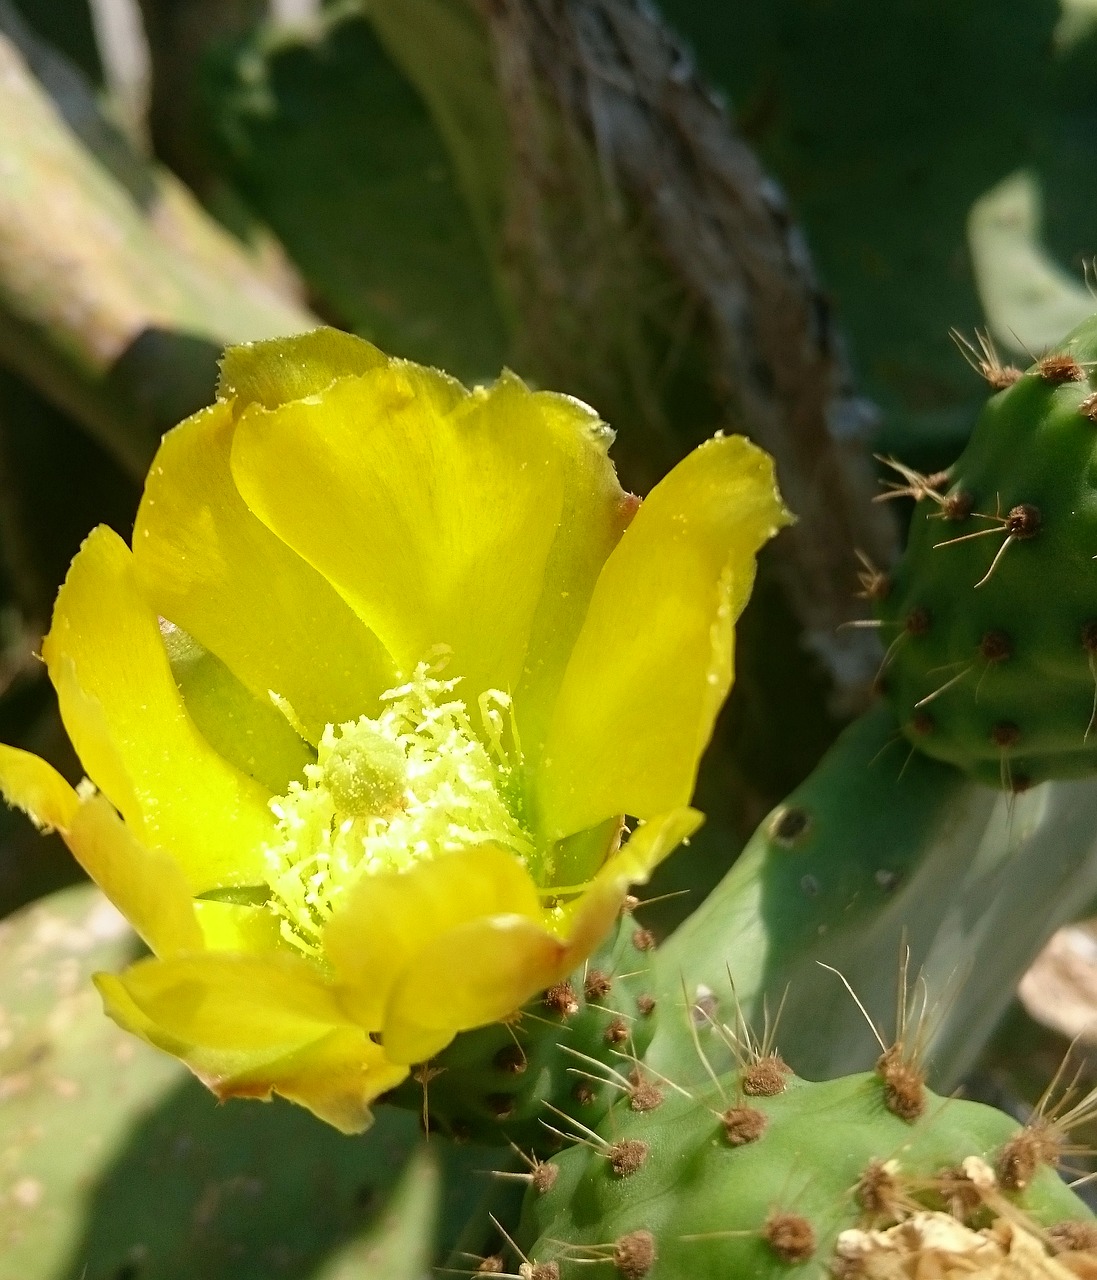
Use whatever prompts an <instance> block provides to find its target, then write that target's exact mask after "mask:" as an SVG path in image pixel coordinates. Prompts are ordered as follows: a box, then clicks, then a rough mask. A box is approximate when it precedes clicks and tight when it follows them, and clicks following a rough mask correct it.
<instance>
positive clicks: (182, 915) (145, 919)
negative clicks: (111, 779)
mask: <svg viewBox="0 0 1097 1280" xmlns="http://www.w3.org/2000/svg"><path fill="white" fill-rule="evenodd" d="M65 843H66V844H67V845H68V847H69V848H70V849H71V850H72V853H73V856H74V857H75V858H76V860H77V862H79V863H80V865H81V866H82V867H83V868H84V870H85V871H86V872H87V873H88V875H89V876H91V878H92V879H93V880H94V881H95V883H96V884H97V885H98V886H99V888H100V889H102V890H103V892H104V893H105V894H106V895H107V897H108V898H109V899H110V900H111V902H113V903H114V905H115V906H116V907H117V908H118V910H119V911H121V913H122V914H123V915H124V916H125V917H126V919H127V920H128V921H129V922H130V924H131V925H132V926H133V927H134V929H135V930H136V931H137V933H138V934H139V936H140V937H141V938H143V939H144V941H145V942H146V943H147V944H148V945H149V947H151V949H152V950H153V951H154V952H156V954H157V955H158V956H171V955H177V954H179V953H180V952H185V951H195V950H198V949H199V948H201V946H202V932H201V930H200V929H199V927H198V921H197V919H196V917H195V914H194V900H193V898H192V896H191V892H190V886H189V885H188V884H187V881H186V877H185V876H184V875H183V872H182V871H181V870H180V868H179V866H178V864H177V863H176V862H175V861H174V860H173V859H172V858H171V857H170V856H169V855H168V854H166V853H165V852H164V851H163V850H162V849H154V848H148V847H147V846H145V845H143V844H141V843H139V842H138V841H137V840H136V839H134V836H133V834H132V832H130V831H129V830H128V829H127V827H126V825H125V824H124V823H123V822H122V820H121V818H119V817H118V815H117V814H116V813H115V812H114V810H113V809H112V808H111V807H110V805H109V804H108V803H107V802H106V800H104V799H103V797H102V796H100V795H95V796H90V797H89V798H88V799H87V800H85V801H84V802H83V803H82V804H81V805H80V807H79V808H78V809H77V810H76V813H75V814H74V816H73V820H72V823H71V825H70V827H69V829H68V831H67V832H65Z"/></svg>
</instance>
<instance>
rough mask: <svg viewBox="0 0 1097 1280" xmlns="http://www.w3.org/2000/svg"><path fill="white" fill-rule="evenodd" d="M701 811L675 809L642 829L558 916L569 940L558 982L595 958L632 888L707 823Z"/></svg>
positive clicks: (559, 928)
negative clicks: (592, 955)
mask: <svg viewBox="0 0 1097 1280" xmlns="http://www.w3.org/2000/svg"><path fill="white" fill-rule="evenodd" d="M704 820H705V819H704V815H703V814H701V813H698V811H697V810H696V809H689V808H680V809H672V810H671V811H670V812H669V813H664V814H659V815H658V816H657V817H655V818H652V819H651V820H650V821H649V822H645V823H643V824H641V825H640V826H639V827H638V828H637V829H636V830H635V831H634V832H633V833H632V835H631V836H630V837H629V839H628V843H627V844H625V845H624V846H623V847H622V848H621V849H619V850H618V851H617V852H616V853H615V854H613V855H612V857H610V858H609V859H608V860H607V861H606V864H605V866H603V867H602V869H601V870H600V871H599V872H598V874H597V875H596V876H595V877H594V879H593V880H592V881H591V883H590V885H589V887H588V888H587V889H586V891H585V892H584V893H583V894H582V895H581V896H580V897H578V898H576V899H575V900H574V901H572V902H570V903H568V904H567V906H565V907H564V908H563V909H562V910H561V911H560V913H559V919H558V920H557V922H556V925H555V928H556V931H557V932H558V933H559V934H561V935H563V936H564V937H565V938H566V940H567V950H566V952H565V953H564V955H563V956H562V957H561V965H562V969H561V973H560V976H559V977H553V978H551V979H550V980H549V982H550V983H551V982H558V981H559V980H560V977H563V976H564V975H565V974H567V973H570V972H571V970H572V969H574V968H575V967H576V966H577V965H578V964H581V963H582V961H583V960H585V959H586V957H587V956H589V955H590V954H591V952H592V951H594V950H595V949H596V948H597V947H598V946H600V945H601V943H602V941H603V939H604V938H605V937H606V935H607V934H608V933H609V932H610V930H611V929H612V928H613V922H614V921H615V920H616V918H617V916H618V914H619V912H620V910H621V904H622V903H623V902H624V900H625V895H626V894H627V893H628V891H629V889H630V888H631V887H632V886H633V885H638V884H646V883H647V881H648V879H649V877H650V876H651V873H652V871H654V870H655V868H656V867H657V866H658V865H659V863H660V862H662V861H663V859H664V858H665V857H667V855H668V854H670V853H673V851H674V850H675V849H676V848H677V847H678V846H679V845H680V844H681V843H682V841H683V840H688V839H689V838H690V836H692V835H693V834H694V832H695V831H697V829H698V828H699V827H700V826H701V824H702V823H703V822H704Z"/></svg>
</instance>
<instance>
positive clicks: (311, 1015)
mask: <svg viewBox="0 0 1097 1280" xmlns="http://www.w3.org/2000/svg"><path fill="white" fill-rule="evenodd" d="M97 983H98V985H99V988H100V990H101V991H105V990H110V991H111V992H115V991H117V990H118V989H121V990H123V991H125V993H126V996H127V997H128V999H129V1001H131V1002H132V1004H133V1005H134V1007H135V1008H137V1009H139V1010H140V1011H141V1014H142V1016H143V1017H144V1018H147V1019H148V1021H149V1023H151V1024H152V1025H154V1026H156V1027H157V1028H159V1030H160V1031H161V1032H162V1034H163V1035H164V1036H165V1037H167V1038H170V1039H172V1040H174V1041H177V1042H179V1043H181V1044H188V1045H200V1046H203V1047H204V1048H207V1049H218V1050H225V1051H227V1052H240V1053H250V1052H252V1051H254V1050H261V1051H263V1052H264V1053H268V1054H272V1055H273V1054H278V1055H279V1056H281V1055H282V1054H284V1053H287V1052H289V1051H291V1050H295V1049H296V1048H298V1047H300V1046H301V1045H304V1044H309V1043H311V1042H312V1041H313V1040H315V1039H317V1038H318V1037H319V1036H320V1035H326V1034H327V1032H328V1031H329V1030H330V1029H331V1028H332V1027H336V1026H351V1025H353V1024H352V1023H351V1021H350V1019H349V1018H348V1017H347V1016H346V1014H345V1013H344V1012H343V1011H342V1009H341V1008H340V1006H339V1004H338V1002H337V1001H336V999H335V997H334V995H333V994H332V991H331V989H330V988H329V987H328V986H327V985H326V983H325V982H324V981H323V979H322V977H321V976H320V973H319V970H318V969H317V968H316V966H314V965H312V964H310V963H309V962H308V961H307V960H305V959H304V958H299V957H297V956H295V955H292V954H290V953H288V952H286V953H282V954H271V955H248V954H246V953H241V952H215V951H206V952H200V953H196V954H192V955H186V956H178V957H176V958H173V959H168V960H157V959H149V960H139V961H138V962H137V963H136V964H134V965H131V966H130V967H129V968H128V969H127V970H126V971H125V972H124V973H122V974H119V975H118V976H117V977H114V976H112V975H100V976H99V977H98V978H97Z"/></svg>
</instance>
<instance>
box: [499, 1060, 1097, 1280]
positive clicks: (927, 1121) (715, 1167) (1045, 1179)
mask: <svg viewBox="0 0 1097 1280" xmlns="http://www.w3.org/2000/svg"><path fill="white" fill-rule="evenodd" d="M742 1083H743V1081H742V1076H741V1074H740V1073H732V1074H730V1075H728V1076H724V1077H722V1078H719V1080H718V1081H714V1082H712V1083H710V1084H708V1085H706V1086H705V1087H704V1088H703V1089H699V1090H695V1091H693V1096H692V1097H685V1096H683V1095H682V1094H680V1093H678V1092H676V1091H674V1090H668V1091H667V1093H666V1096H665V1099H664V1101H663V1103H662V1105H661V1106H659V1107H657V1108H655V1109H653V1110H650V1111H645V1112H640V1111H636V1110H635V1109H633V1108H632V1107H631V1106H630V1105H629V1103H628V1101H627V1100H622V1101H621V1102H618V1103H617V1104H615V1106H614V1108H613V1109H612V1110H611V1112H610V1113H609V1114H608V1115H607V1116H606V1118H605V1119H604V1121H603V1122H602V1124H601V1125H600V1126H599V1128H598V1135H599V1143H595V1142H593V1141H590V1140H584V1141H580V1142H579V1143H578V1144H577V1145H575V1146H573V1147H570V1148H569V1149H568V1150H566V1151H564V1152H562V1153H560V1154H559V1155H558V1156H556V1157H554V1159H553V1160H552V1162H551V1165H550V1166H548V1167H555V1168H557V1169H558V1170H559V1174H558V1176H556V1177H555V1178H549V1179H546V1180H545V1182H547V1186H537V1185H532V1186H531V1187H530V1188H529V1190H528V1191H527V1193H526V1202H525V1207H524V1214H523V1220H522V1230H521V1233H520V1241H521V1243H522V1247H523V1249H524V1250H525V1251H526V1253H527V1254H528V1257H529V1259H530V1260H531V1262H532V1263H541V1264H549V1263H556V1264H557V1266H558V1267H559V1274H560V1277H561V1280H579V1277H584V1276H587V1275H588V1274H590V1273H591V1272H592V1271H593V1268H592V1267H591V1266H590V1260H595V1259H596V1260H600V1261H603V1262H604V1263H606V1265H605V1266H603V1267H602V1268H600V1269H599V1270H598V1274H599V1275H601V1274H605V1275H606V1277H607V1280H608V1278H609V1277H610V1276H615V1277H621V1276H623V1277H624V1278H625V1280H695V1278H696V1277H701V1276H714V1277H715V1276H721V1277H725V1276H726V1277H729V1278H730V1277H735V1278H736V1280H738V1278H739V1277H744V1278H746V1277H750V1278H751V1280H778V1278H779V1277H783V1276H793V1277H795V1280H825V1278H826V1277H830V1276H831V1275H841V1276H842V1277H843V1280H847V1278H848V1280H855V1278H856V1277H859V1276H862V1275H864V1274H867V1273H865V1272H863V1271H860V1270H858V1264H857V1256H858V1255H857V1248H858V1247H863V1246H864V1241H865V1240H866V1239H870V1237H869V1236H868V1234H867V1233H869V1232H875V1231H877V1230H880V1229H885V1228H889V1227H891V1226H893V1225H894V1224H895V1223H896V1222H900V1221H903V1222H913V1223H914V1224H915V1225H917V1224H919V1223H921V1222H923V1221H925V1220H926V1219H925V1215H926V1213H927V1211H929V1212H930V1213H932V1214H933V1215H934V1217H933V1218H932V1219H931V1225H932V1223H933V1222H936V1223H937V1224H938V1225H939V1224H941V1223H947V1224H951V1225H952V1227H953V1228H955V1230H956V1231H957V1232H960V1233H964V1232H965V1231H966V1229H972V1230H975V1231H978V1230H980V1229H983V1228H988V1229H993V1228H995V1227H996V1226H1000V1225H1001V1224H1003V1223H1009V1224H1011V1226H1012V1225H1017V1226H1018V1228H1019V1229H1020V1230H1023V1231H1024V1232H1025V1233H1026V1237H1027V1235H1028V1234H1029V1233H1030V1234H1031V1237H1032V1239H1033V1247H1034V1248H1036V1249H1037V1251H1038V1252H1040V1253H1041V1254H1042V1255H1047V1254H1050V1253H1054V1252H1055V1251H1056V1250H1057V1249H1059V1248H1064V1247H1065V1248H1070V1249H1076V1248H1077V1246H1078V1244H1079V1243H1082V1244H1084V1245H1089V1246H1090V1247H1092V1245H1093V1243H1094V1237H1095V1236H1097V1224H1095V1223H1094V1220H1093V1217H1092V1215H1091V1214H1090V1212H1089V1210H1088V1209H1087V1208H1086V1207H1085V1205H1084V1204H1083V1203H1082V1201H1081V1200H1079V1199H1078V1198H1077V1196H1075V1194H1074V1193H1073V1192H1072V1191H1071V1190H1070V1189H1069V1188H1068V1187H1067V1186H1066V1184H1065V1183H1064V1182H1062V1181H1061V1180H1060V1178H1059V1177H1058V1176H1057V1174H1056V1173H1055V1171H1054V1170H1053V1169H1052V1168H1051V1167H1048V1166H1044V1167H1041V1168H1039V1169H1038V1170H1035V1171H1033V1172H1032V1174H1031V1177H1030V1178H1029V1180H1028V1182H1027V1184H1026V1186H1025V1187H1024V1189H1021V1190H1016V1191H1006V1190H1005V1189H1004V1183H1005V1180H1004V1179H1003V1180H1001V1181H1000V1180H999V1177H998V1174H997V1173H996V1172H995V1169H996V1167H998V1166H1000V1165H1001V1164H1002V1162H1003V1158H1004V1157H1005V1158H1006V1163H1007V1164H1008V1155H1009V1144H1010V1141H1011V1139H1015V1138H1016V1135H1017V1134H1018V1133H1023V1132H1025V1131H1023V1130H1021V1128H1020V1126H1018V1125H1017V1124H1016V1122H1015V1121H1013V1120H1011V1119H1010V1118H1009V1117H1008V1116H1006V1115H1004V1114H1003V1113H1001V1112H998V1111H995V1110H994V1109H993V1108H990V1107H985V1106H982V1105H981V1104H979V1103H973V1102H964V1101H961V1100H959V1099H954V1098H952V1099H944V1098H940V1097H938V1096H936V1095H934V1094H931V1093H928V1092H927V1094H926V1106H925V1109H924V1110H923V1112H922V1114H921V1115H919V1116H918V1117H917V1118H916V1119H914V1120H911V1121H906V1120H903V1119H902V1118H900V1117H899V1116H897V1115H895V1114H893V1113H892V1112H890V1111H889V1110H888V1108H887V1105H886V1099H885V1085H884V1081H883V1080H882V1079H881V1076H880V1074H878V1073H871V1074H864V1075H855V1076H848V1077H845V1078H843V1079H840V1080H833V1081H828V1082H826V1083H823V1084H811V1083H809V1082H807V1081H804V1080H801V1079H798V1078H797V1077H795V1076H793V1075H791V1074H789V1075H787V1076H786V1079H785V1087H784V1089H783V1090H782V1091H781V1092H780V1093H778V1094H774V1095H772V1096H769V1097H757V1096H749V1095H747V1094H746V1093H745V1092H744V1090H743V1088H742ZM623 1152H629V1153H630V1155H631V1158H630V1159H628V1160H627V1161H626V1160H623V1157H622V1153H623ZM919 1215H921V1216H919ZM1049 1229H1050V1230H1049ZM843 1233H847V1234H843ZM839 1237H841V1240H839ZM1041 1242H1046V1243H1041ZM1057 1242H1058V1243H1057ZM1062 1242H1066V1243H1065V1244H1064V1243H1062ZM836 1250H838V1252H836ZM848 1255H853V1256H852V1259H851V1257H850V1256H848ZM1093 1260H1094V1265H1097V1255H1093ZM610 1264H612V1265H610ZM888 1274H889V1275H890V1274H892V1273H891V1272H888ZM894 1274H896V1275H898V1274H900V1273H899V1272H898V1271H896V1272H895V1273H894ZM902 1274H904V1275H906V1274H907V1273H906V1272H905V1271H904V1272H902ZM910 1274H912V1275H913V1274H915V1272H914V1271H913V1270H912V1271H911V1272H910ZM918 1274H920V1273H918ZM934 1274H936V1272H935V1273H934ZM942 1274H943V1273H942ZM987 1274H989V1272H988V1273H987ZM1038 1274H1042V1273H1040V1272H1037V1271H1034V1272H1033V1275H1034V1276H1035V1275H1038ZM1047 1274H1048V1275H1050V1274H1051V1272H1050V1271H1049V1272H1048V1273H1047Z"/></svg>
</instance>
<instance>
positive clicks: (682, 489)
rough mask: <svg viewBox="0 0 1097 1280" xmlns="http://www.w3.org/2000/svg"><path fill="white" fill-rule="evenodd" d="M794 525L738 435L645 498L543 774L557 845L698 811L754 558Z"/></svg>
mask: <svg viewBox="0 0 1097 1280" xmlns="http://www.w3.org/2000/svg"><path fill="white" fill-rule="evenodd" d="M788 521H789V517H788V514H787V513H786V511H785V509H784V507H783V506H782V504H781V500H780V497H779V495H778V493H777V490H776V488H775V484H774V478H773V462H772V460H771V459H770V458H769V457H768V456H767V455H766V454H765V453H763V452H762V451H761V450H760V449H757V448H755V447H754V446H753V445H752V444H750V443H749V442H748V441H746V440H744V439H742V438H741V437H738V436H732V437H729V438H726V439H723V438H721V439H716V440H710V441H708V442H707V443H706V444H704V445H702V446H701V447H700V448H698V449H696V450H694V452H693V453H691V454H690V455H689V457H687V458H686V459H685V460H684V461H683V462H681V463H679V465H678V466H677V467H675V469H674V470H673V471H672V472H671V473H670V475H669V476H667V477H666V479H665V480H663V481H662V482H661V483H660V484H659V485H657V486H656V488H655V489H654V490H653V491H652V493H651V495H650V496H649V497H648V498H647V499H646V500H645V502H644V504H643V506H642V507H641V508H640V510H639V512H638V513H637V515H636V517H635V519H634V520H633V522H632V524H631V525H630V526H629V528H628V530H627V532H626V533H625V535H624V537H623V538H622V539H621V541H620V542H619V543H618V545H617V547H616V549H615V550H614V552H613V554H612V555H611V556H610V558H609V560H608V561H607V562H606V565H605V568H604V569H603V570H602V573H601V576H600V577H599V579H598V583H597V586H596V587H595V589H594V595H593V597H592V599H591V604H590V610H589V612H588V614H587V617H586V620H585V622H584V623H583V629H582V631H581V632H580V633H579V638H578V640H577V642H576V645H575V649H574V651H573V653H572V655H571V659H570V661H569V663H568V667H567V670H566V672H565V674H564V679H563V683H562V686H561V689H560V695H559V699H558V701H557V703H556V707H555V709H554V712H553V716H552V723H551V728H550V730H549V736H548V740H547V742H546V745H545V752H544V759H543V762H542V768H541V770H540V772H539V776H538V798H539V808H540V814H541V821H542V824H543V826H544V829H545V830H546V831H547V832H548V833H549V834H550V835H551V836H552V837H553V838H560V837H562V836H566V835H569V834H570V833H572V832H574V831H582V830H584V829H585V828H587V827H592V826H594V825H595V824H597V823H598V822H601V821H602V820H604V819H605V818H607V817H609V816H610V815H611V814H615V813H631V814H634V815H636V816H638V817H650V816H652V815H653V814H657V813H660V812H663V811H665V810H669V809H674V808H677V807H679V806H681V805H684V804H685V803H687V802H688V800H689V798H690V795H691V794H692V791H693V785H694V780H695V778H696V774H697V766H698V762H699V760H700V757H701V753H702V752H703V750H704V748H705V746H706V745H707V743H708V740H709V737H710V735H711V733H712V726H713V722H714V721H715V718H716V713H717V712H718V711H719V709H720V706H721V705H722V703H723V701H724V698H725V697H726V696H727V692H728V689H729V688H730V686H731V678H732V647H733V638H734V632H733V628H734V624H735V620H736V618H738V616H739V614H740V612H741V611H742V609H743V606H744V605H745V604H746V600H747V597H748V596H749V594H750V588H751V585H752V584H753V580H754V569H755V555H756V554H757V552H758V549H759V548H760V547H761V545H762V544H763V543H764V542H765V541H766V540H767V539H768V538H770V537H772V536H773V535H774V534H775V533H776V532H777V531H778V530H779V529H780V528H781V527H782V526H783V525H785V524H787V523H788Z"/></svg>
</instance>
